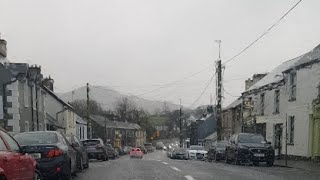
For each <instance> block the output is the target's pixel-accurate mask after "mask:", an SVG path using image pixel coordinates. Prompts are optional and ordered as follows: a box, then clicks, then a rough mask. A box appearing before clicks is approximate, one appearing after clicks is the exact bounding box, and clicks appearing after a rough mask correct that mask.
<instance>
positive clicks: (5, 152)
mask: <svg viewBox="0 0 320 180" xmlns="http://www.w3.org/2000/svg"><path fill="white" fill-rule="evenodd" d="M12 159H13V154H12V153H11V152H10V151H9V149H8V148H7V146H6V143H5V142H4V141H3V139H2V138H0V168H1V169H2V170H3V171H4V173H5V175H6V179H16V178H18V177H17V171H18V170H17V166H16V164H15V163H14V162H12Z"/></svg>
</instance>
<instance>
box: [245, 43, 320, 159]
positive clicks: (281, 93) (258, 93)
mask: <svg viewBox="0 0 320 180" xmlns="http://www.w3.org/2000/svg"><path fill="white" fill-rule="evenodd" d="M319 57H320V47H319V46H318V47H316V48H315V49H314V50H312V51H310V52H308V53H306V54H304V55H302V56H299V57H297V58H295V59H292V60H290V61H286V62H284V63H282V64H281V65H280V66H278V67H276V68H275V69H274V70H273V71H271V72H270V73H269V74H268V75H266V76H265V77H264V78H262V79H261V80H260V81H258V82H257V83H256V84H254V85H253V86H252V87H251V88H249V89H248V90H247V91H245V92H244V93H243V95H242V98H243V99H244V104H246V103H247V104H249V105H250V106H251V107H252V110H249V109H245V110H244V112H243V118H244V126H245V127H246V126H247V127H248V126H250V125H253V126H254V127H255V129H256V131H257V132H259V133H261V134H263V135H264V136H265V137H266V139H267V141H270V142H271V143H272V144H273V146H274V147H275V150H276V155H278V154H285V146H287V153H288V155H292V156H302V157H312V156H313V155H312V141H313V138H314V137H313V126H312V124H313V123H312V121H313V119H312V118H311V117H312V114H313V112H312V102H313V101H314V100H315V99H316V98H317V97H318V95H319V94H318V93H319V89H318V86H319V82H320V63H319V59H318V58H319ZM244 129H246V128H244ZM247 131H250V128H248V129H247ZM286 132H287V133H286ZM286 139H287V141H286ZM286 142H287V143H286Z"/></svg>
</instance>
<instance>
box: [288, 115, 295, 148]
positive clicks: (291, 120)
mask: <svg viewBox="0 0 320 180" xmlns="http://www.w3.org/2000/svg"><path fill="white" fill-rule="evenodd" d="M294 120H295V118H294V116H289V124H288V131H289V132H288V135H289V139H288V140H289V142H288V143H289V144H293V143H294Z"/></svg>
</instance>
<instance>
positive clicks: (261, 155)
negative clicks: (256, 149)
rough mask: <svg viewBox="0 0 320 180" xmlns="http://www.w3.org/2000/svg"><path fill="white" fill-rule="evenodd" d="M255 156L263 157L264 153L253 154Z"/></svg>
mask: <svg viewBox="0 0 320 180" xmlns="http://www.w3.org/2000/svg"><path fill="white" fill-rule="evenodd" d="M253 155H254V156H255V157H264V154H253Z"/></svg>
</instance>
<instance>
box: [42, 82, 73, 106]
mask: <svg viewBox="0 0 320 180" xmlns="http://www.w3.org/2000/svg"><path fill="white" fill-rule="evenodd" d="M41 87H42V88H43V89H44V90H45V91H46V92H47V93H48V94H50V95H51V96H52V97H53V98H55V99H56V100H57V101H59V102H60V103H61V104H63V105H65V106H67V107H68V108H70V109H71V110H73V111H75V109H74V108H73V107H72V106H71V105H70V104H69V103H66V102H65V101H63V100H62V99H61V98H60V97H59V96H58V95H56V94H55V93H54V92H53V91H51V90H50V89H48V88H47V87H46V86H41Z"/></svg>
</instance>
